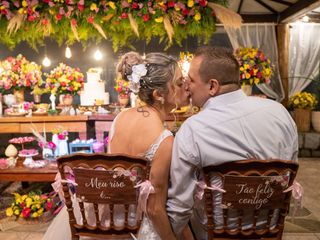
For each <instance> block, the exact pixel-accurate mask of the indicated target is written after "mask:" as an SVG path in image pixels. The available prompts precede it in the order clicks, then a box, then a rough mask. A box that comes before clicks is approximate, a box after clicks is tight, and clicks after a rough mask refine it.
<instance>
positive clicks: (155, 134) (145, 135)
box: [109, 52, 188, 240]
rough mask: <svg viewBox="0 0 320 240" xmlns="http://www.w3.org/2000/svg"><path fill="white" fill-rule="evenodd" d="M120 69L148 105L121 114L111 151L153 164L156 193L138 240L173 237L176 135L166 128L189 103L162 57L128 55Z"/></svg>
mask: <svg viewBox="0 0 320 240" xmlns="http://www.w3.org/2000/svg"><path fill="white" fill-rule="evenodd" d="M117 71H118V72H119V73H120V74H121V76H122V78H123V79H124V80H128V81H129V86H130V88H131V90H132V91H134V92H136V93H138V96H139V99H140V100H141V101H142V102H143V103H144V104H143V105H140V106H138V107H136V108H131V109H129V110H126V111H123V112H121V113H120V114H119V115H118V116H117V118H116V119H115V121H114V122H113V127H112V130H111V133H110V136H109V140H110V141H109V152H111V153H126V154H130V155H139V156H144V157H146V158H147V159H148V160H150V161H152V164H151V171H150V181H151V183H152V185H153V187H154V189H155V193H154V194H150V195H149V198H148V201H147V213H146V214H145V216H147V217H145V218H144V219H143V221H142V226H141V228H140V231H139V234H138V239H150V240H151V239H175V237H174V234H173V232H172V230H171V226H170V224H169V219H168V216H167V213H166V208H165V205H166V201H167V190H168V179H169V168H170V161H171V149H172V143H173V136H172V133H171V132H170V131H169V130H167V129H165V128H164V120H165V117H166V116H167V115H168V114H169V113H170V111H171V110H172V109H174V108H176V107H178V106H181V105H187V103H188V102H187V93H186V92H185V89H184V84H183V76H182V72H181V69H180V68H179V67H178V64H177V62H176V61H175V60H174V59H173V58H171V57H169V56H167V55H165V54H162V53H150V54H147V55H146V58H145V59H143V58H142V57H141V56H140V55H139V54H137V53H135V52H129V53H127V54H125V55H124V56H123V57H122V58H121V60H120V62H119V64H118V67H117Z"/></svg>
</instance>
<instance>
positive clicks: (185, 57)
mask: <svg viewBox="0 0 320 240" xmlns="http://www.w3.org/2000/svg"><path fill="white" fill-rule="evenodd" d="M192 58H193V54H192V53H189V52H180V59H179V61H178V64H179V66H180V69H181V71H182V75H183V77H187V76H188V72H189V68H190V62H191V60H192Z"/></svg>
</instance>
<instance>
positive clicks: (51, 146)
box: [48, 142, 57, 149]
mask: <svg viewBox="0 0 320 240" xmlns="http://www.w3.org/2000/svg"><path fill="white" fill-rule="evenodd" d="M56 147H57V146H56V144H55V143H54V142H48V148H50V149H56Z"/></svg>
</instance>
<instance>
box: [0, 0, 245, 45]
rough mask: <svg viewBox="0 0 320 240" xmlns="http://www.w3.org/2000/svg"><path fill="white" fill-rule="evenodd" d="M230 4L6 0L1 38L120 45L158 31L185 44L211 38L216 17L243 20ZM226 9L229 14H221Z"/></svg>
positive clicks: (214, 0) (0, 11) (0, 7)
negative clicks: (107, 41)
mask: <svg viewBox="0 0 320 240" xmlns="http://www.w3.org/2000/svg"><path fill="white" fill-rule="evenodd" d="M226 5H227V1H226V0H209V1H207V0H182V1H175V0H162V1H159V0H142V1H137V0H121V1H92V0H87V1H84V0H65V1H59V0H43V1H34V0H22V1H21V0H16V1H8V0H3V1H1V2H0V29H1V31H2V32H7V33H8V34H2V35H1V36H0V42H2V43H5V44H7V45H8V46H9V47H12V48H13V47H14V46H15V45H16V44H18V43H19V42H21V41H27V42H28V43H30V44H31V45H32V46H33V47H35V46H36V45H37V44H39V43H43V40H44V38H45V37H47V36H50V37H51V38H54V39H55V40H56V41H57V42H58V43H62V42H64V41H66V42H68V43H69V44H71V43H74V42H75V41H82V42H86V41H87V40H88V39H90V38H92V39H98V40H99V39H101V38H107V37H108V38H109V39H110V38H111V39H112V40H113V47H114V49H115V50H117V48H118V47H119V46H125V45H130V41H131V40H133V38H141V39H146V40H147V41H150V40H151V38H152V37H159V38H160V40H161V41H162V40H164V39H166V40H167V45H170V44H172V42H173V39H174V40H175V41H176V42H177V43H179V44H181V41H182V40H183V39H185V38H186V37H187V36H188V35H191V36H198V37H199V38H200V39H202V40H205V41H208V40H209V38H210V37H211V35H212V34H213V33H214V31H215V22H216V17H217V18H219V19H220V21H221V22H223V24H224V25H228V26H230V25H233V24H234V23H236V24H234V25H235V27H239V25H240V24H241V17H240V16H239V15H238V14H236V13H234V12H232V11H230V10H228V9H226V8H224V7H225V6H226ZM226 12H227V15H228V17H224V18H223V17H220V16H222V15H223V14H225V13H226ZM231 16H232V17H231ZM70 33H73V34H70ZM79 33H81V34H79Z"/></svg>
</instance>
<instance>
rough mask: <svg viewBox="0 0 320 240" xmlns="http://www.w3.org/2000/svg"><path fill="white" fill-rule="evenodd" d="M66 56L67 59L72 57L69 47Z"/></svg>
mask: <svg viewBox="0 0 320 240" xmlns="http://www.w3.org/2000/svg"><path fill="white" fill-rule="evenodd" d="M65 56H66V58H71V57H72V53H71V49H70V48H69V46H67V47H66V52H65Z"/></svg>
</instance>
